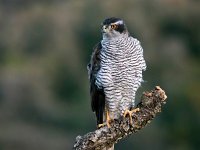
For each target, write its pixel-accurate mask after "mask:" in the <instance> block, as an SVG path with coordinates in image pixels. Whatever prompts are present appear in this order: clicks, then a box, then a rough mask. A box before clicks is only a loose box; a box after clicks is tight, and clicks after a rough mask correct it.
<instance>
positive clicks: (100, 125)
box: [98, 122, 106, 129]
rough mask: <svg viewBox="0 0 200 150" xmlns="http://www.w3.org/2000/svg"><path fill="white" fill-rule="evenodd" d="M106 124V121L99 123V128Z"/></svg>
mask: <svg viewBox="0 0 200 150" xmlns="http://www.w3.org/2000/svg"><path fill="white" fill-rule="evenodd" d="M105 125H106V123H105V122H104V123H101V124H98V129H99V128H101V127H104V126H105Z"/></svg>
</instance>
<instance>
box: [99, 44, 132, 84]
mask: <svg viewBox="0 0 200 150" xmlns="http://www.w3.org/2000/svg"><path fill="white" fill-rule="evenodd" d="M128 45H129V44H127V43H123V42H115V43H114V42H113V43H111V42H110V43H104V44H102V50H101V52H100V58H101V64H100V70H99V73H98V75H97V78H98V79H99V80H100V82H99V83H101V84H102V86H103V87H106V86H111V85H113V84H115V85H116V83H120V84H122V81H124V82H126V80H127V81H128V80H129V81H130V79H129V76H130V75H131V74H132V70H133V68H132V67H133V66H132V65H131V64H132V59H131V49H129V47H128Z"/></svg>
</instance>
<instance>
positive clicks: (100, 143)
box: [73, 86, 167, 150]
mask: <svg viewBox="0 0 200 150" xmlns="http://www.w3.org/2000/svg"><path fill="white" fill-rule="evenodd" d="M166 98H167V96H166V95H165V92H164V91H163V90H162V89H161V88H160V87H159V86H156V87H155V89H154V90H152V91H151V92H144V93H143V95H142V97H141V102H140V103H139V104H138V105H137V108H139V109H140V110H139V111H138V112H136V113H134V114H133V115H132V118H133V124H132V125H130V119H129V117H126V118H124V117H121V118H120V119H119V120H114V121H113V122H112V123H111V128H108V127H107V126H105V127H102V128H100V129H98V130H96V131H94V132H90V133H87V134H86V135H84V136H77V137H76V142H75V144H74V147H73V149H75V150H102V149H105V148H107V149H108V148H109V147H112V145H113V144H115V143H117V142H118V141H119V140H120V139H122V138H125V137H127V136H128V135H130V134H132V133H136V132H137V131H139V130H141V129H142V128H144V127H145V126H146V125H147V124H148V123H150V121H151V120H152V119H153V118H155V116H156V114H157V113H158V112H161V107H162V106H163V104H165V102H166Z"/></svg>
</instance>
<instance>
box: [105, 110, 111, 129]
mask: <svg viewBox="0 0 200 150" xmlns="http://www.w3.org/2000/svg"><path fill="white" fill-rule="evenodd" d="M110 121H111V118H110V114H109V112H108V110H107V111H106V124H107V126H108V128H110Z"/></svg>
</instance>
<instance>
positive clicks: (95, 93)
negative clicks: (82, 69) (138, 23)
mask: <svg viewBox="0 0 200 150" xmlns="http://www.w3.org/2000/svg"><path fill="white" fill-rule="evenodd" d="M101 48H102V46H101V43H100V42H99V43H98V44H97V45H96V46H95V47H94V52H93V53H92V56H91V60H90V63H89V64H88V66H87V68H88V75H89V80H90V96H91V107H92V111H93V112H95V114H96V117H97V124H102V123H103V115H104V110H105V95H104V91H103V89H99V88H98V87H97V85H96V84H95V82H96V77H97V73H98V71H99V70H100V63H101V59H100V51H101Z"/></svg>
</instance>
